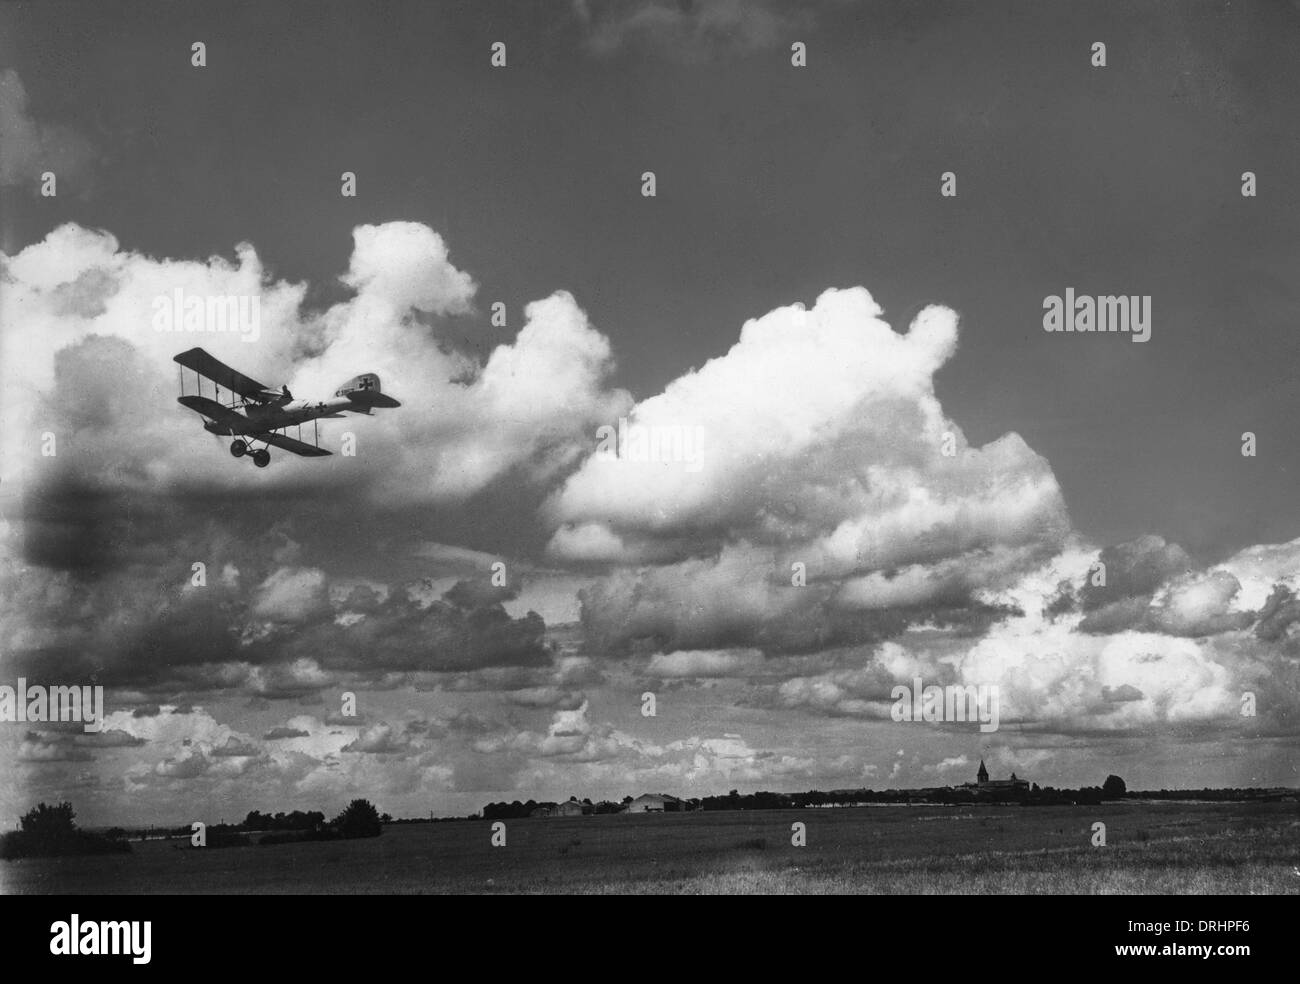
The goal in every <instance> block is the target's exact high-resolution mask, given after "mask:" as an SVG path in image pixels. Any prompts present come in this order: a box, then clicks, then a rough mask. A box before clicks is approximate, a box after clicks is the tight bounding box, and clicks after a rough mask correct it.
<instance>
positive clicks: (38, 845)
mask: <svg viewBox="0 0 1300 984" xmlns="http://www.w3.org/2000/svg"><path fill="white" fill-rule="evenodd" d="M75 818H76V813H74V812H73V810H72V804H71V803H58V804H56V805H54V806H47V805H46V804H45V803H39V804H37V806H36V807H35V808H34V809H32V810H28V811H27V813H26V814H24V815H23V817H22V818H21V819H20V820H19V827H20V829H18V830H13V831H10V832H9V833H7V834H5V835H3V837H0V858H4V859H6V860H8V859H10V858H34V857H58V856H62V855H70V854H112V853H116V852H119V851H126V852H129V851H130V850H131V846H130V845H129V844H128V843H127V842H126V841H125V840H118V839H115V838H109V837H102V836H100V835H98V834H91V833H87V832H86V831H84V830H78V829H77V825H76V823H75V822H74V821H75Z"/></svg>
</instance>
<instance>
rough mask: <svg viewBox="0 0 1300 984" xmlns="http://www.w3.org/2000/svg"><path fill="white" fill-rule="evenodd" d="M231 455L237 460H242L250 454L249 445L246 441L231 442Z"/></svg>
mask: <svg viewBox="0 0 1300 984" xmlns="http://www.w3.org/2000/svg"><path fill="white" fill-rule="evenodd" d="M230 453H231V454H233V455H234V456H235V457H236V458H242V457H243V456H244V455H246V454H248V444H247V443H245V442H244V441H231V442H230Z"/></svg>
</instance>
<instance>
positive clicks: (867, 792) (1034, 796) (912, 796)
mask: <svg viewBox="0 0 1300 984" xmlns="http://www.w3.org/2000/svg"><path fill="white" fill-rule="evenodd" d="M1119 799H1163V800H1178V799H1187V800H1204V801H1212V802H1227V801H1234V802H1241V801H1258V802H1277V801H1283V800H1285V801H1289V802H1296V800H1297V791H1296V790H1294V789H1287V788H1283V787H1278V788H1272V789H1208V788H1207V789H1201V790H1185V789H1161V790H1152V791H1143V792H1129V790H1128V788H1127V786H1126V785H1125V783H1124V780H1123V779H1121V778H1120V777H1119V776H1116V775H1110V776H1107V777H1106V781H1105V782H1104V783H1102V785H1100V786H1084V787H1081V788H1079V789H1057V788H1055V787H1052V786H1045V787H1042V788H1040V787H1039V785H1038V784H1037V783H1034V782H1030V781H1029V780H1027V779H1021V778H1019V777H1018V776H1017V775H1016V774H1015V773H1014V772H1012V773H1011V774H1010V775H1009V776H1008V777H1007V778H1005V779H993V778H991V777H990V776H989V771H988V768H987V767H986V766H985V765H984V762H983V760H981V761H980V765H979V771H978V772H976V774H975V780H974V781H973V782H966V783H962V784H961V785H957V786H927V787H923V788H920V789H832V790H829V791H823V790H819V789H813V790H809V791H808V792H806V793H771V792H757V793H747V794H742V793H740V792H738V791H737V790H734V789H733V790H731V792H729V793H728V794H727V795H726V796H705V797H704V798H702V799H679V798H678V797H676V796H670V795H669V794H667V793H642V794H641V795H640V796H636V797H632V796H625V797H624V798H623V800H622V802H619V803H615V802H613V801H611V800H601V801H599V802H596V803H593V802H592V801H591V800H589V799H583V800H580V799H578V798H577V797H576V796H573V797H570V798H569V799H568V800H566V801H565V802H563V803H554V802H543V803H538V802H536V801H534V800H528V801H527V802H524V803H521V802H519V801H518V800H515V801H514V802H513V803H505V802H501V803H489V804H487V806H485V807H484V808H483V813H482V817H483V819H485V820H510V819H519V818H523V817H542V818H544V817H580V816H593V815H597V814H609V813H687V812H691V811H695V810H789V809H810V808H834V807H845V806H868V805H873V804H892V805H906V804H924V803H929V804H939V805H947V804H965V803H969V804H984V803H989V804H992V803H1015V804H1020V805H1022V806H1062V805H1065V806H1070V805H1091V804H1097V803H1101V802H1102V801H1104V800H1119Z"/></svg>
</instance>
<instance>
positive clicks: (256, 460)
mask: <svg viewBox="0 0 1300 984" xmlns="http://www.w3.org/2000/svg"><path fill="white" fill-rule="evenodd" d="M270 463H271V452H270V451H268V450H266V448H258V449H257V450H256V451H254V452H253V464H255V465H257V467H258V468H265V467H266V466H267V465H269V464H270Z"/></svg>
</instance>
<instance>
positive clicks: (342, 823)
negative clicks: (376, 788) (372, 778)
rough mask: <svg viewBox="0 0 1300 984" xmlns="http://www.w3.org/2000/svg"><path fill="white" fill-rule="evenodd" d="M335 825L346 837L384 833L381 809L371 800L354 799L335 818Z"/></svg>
mask: <svg viewBox="0 0 1300 984" xmlns="http://www.w3.org/2000/svg"><path fill="white" fill-rule="evenodd" d="M333 826H334V827H335V828H336V829H337V830H338V832H339V833H340V834H342V835H343V836H344V837H346V838H353V837H378V836H379V835H380V834H381V833H383V827H381V826H380V823H379V811H378V810H376V809H375V807H374V805H373V804H372V803H371V802H370V801H369V800H364V799H354V800H353V801H352V802H351V803H349V804H348V807H347V809H346V810H344V811H343V812H342V813H340V814H339V815H338V816H337V817H335V818H334V824H333Z"/></svg>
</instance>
